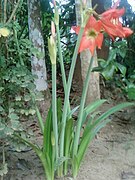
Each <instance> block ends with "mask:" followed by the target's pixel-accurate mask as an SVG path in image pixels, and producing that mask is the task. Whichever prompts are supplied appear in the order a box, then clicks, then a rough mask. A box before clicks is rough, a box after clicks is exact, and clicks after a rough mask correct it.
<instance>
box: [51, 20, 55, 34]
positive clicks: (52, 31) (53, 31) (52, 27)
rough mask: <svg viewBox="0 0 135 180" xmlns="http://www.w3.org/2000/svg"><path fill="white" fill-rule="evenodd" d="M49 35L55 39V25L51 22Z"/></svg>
mask: <svg viewBox="0 0 135 180" xmlns="http://www.w3.org/2000/svg"><path fill="white" fill-rule="evenodd" d="M51 33H52V36H53V37H55V24H54V22H53V21H51Z"/></svg>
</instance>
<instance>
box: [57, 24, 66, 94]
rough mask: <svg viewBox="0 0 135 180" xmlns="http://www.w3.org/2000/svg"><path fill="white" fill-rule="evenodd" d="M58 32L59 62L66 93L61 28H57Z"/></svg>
mask: <svg viewBox="0 0 135 180" xmlns="http://www.w3.org/2000/svg"><path fill="white" fill-rule="evenodd" d="M56 31H57V40H58V50H59V51H58V53H59V61H60V67H61V74H62V81H63V85H64V91H66V86H67V83H66V74H65V68H64V63H63V56H62V51H61V43H60V30H59V26H58V25H57V26H56Z"/></svg>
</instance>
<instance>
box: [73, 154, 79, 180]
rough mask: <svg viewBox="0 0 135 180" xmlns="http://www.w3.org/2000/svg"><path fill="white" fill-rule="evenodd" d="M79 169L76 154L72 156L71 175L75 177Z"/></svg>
mask: <svg viewBox="0 0 135 180" xmlns="http://www.w3.org/2000/svg"><path fill="white" fill-rule="evenodd" d="M78 170H79V164H78V158H77V156H74V157H73V158H72V172H73V177H74V178H76V176H77V174H78Z"/></svg>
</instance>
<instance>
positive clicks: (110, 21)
mask: <svg viewBox="0 0 135 180" xmlns="http://www.w3.org/2000/svg"><path fill="white" fill-rule="evenodd" d="M119 2H120V0H118V1H117V2H116V3H115V4H114V6H113V7H112V8H111V9H109V10H107V11H105V12H104V13H102V14H101V15H100V21H101V23H102V27H103V30H104V31H105V32H106V33H107V34H108V35H109V36H110V37H111V38H112V39H114V37H121V38H123V37H127V36H129V35H131V34H132V33H133V31H132V30H131V29H130V28H125V27H123V26H122V23H121V22H120V21H119V18H120V17H121V16H122V15H123V14H124V13H125V8H122V9H116V8H117V6H118V4H119Z"/></svg>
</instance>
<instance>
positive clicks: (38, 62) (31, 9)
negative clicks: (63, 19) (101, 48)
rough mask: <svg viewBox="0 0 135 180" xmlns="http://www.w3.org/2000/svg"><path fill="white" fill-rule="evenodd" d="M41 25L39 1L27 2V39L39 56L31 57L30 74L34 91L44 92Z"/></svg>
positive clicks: (44, 67) (44, 69)
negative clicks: (33, 80)
mask: <svg viewBox="0 0 135 180" xmlns="http://www.w3.org/2000/svg"><path fill="white" fill-rule="evenodd" d="M41 24H42V23H41V8H40V1H39V0H28V25H29V38H30V40H31V42H32V44H33V46H34V48H35V49H37V52H38V54H39V56H37V55H32V57H31V65H32V73H33V74H34V75H36V77H37V78H35V82H34V83H35V85H36V90H38V91H46V90H47V88H48V85H47V73H46V66H45V51H44V40H43V35H42V30H41V29H42V28H41Z"/></svg>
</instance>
